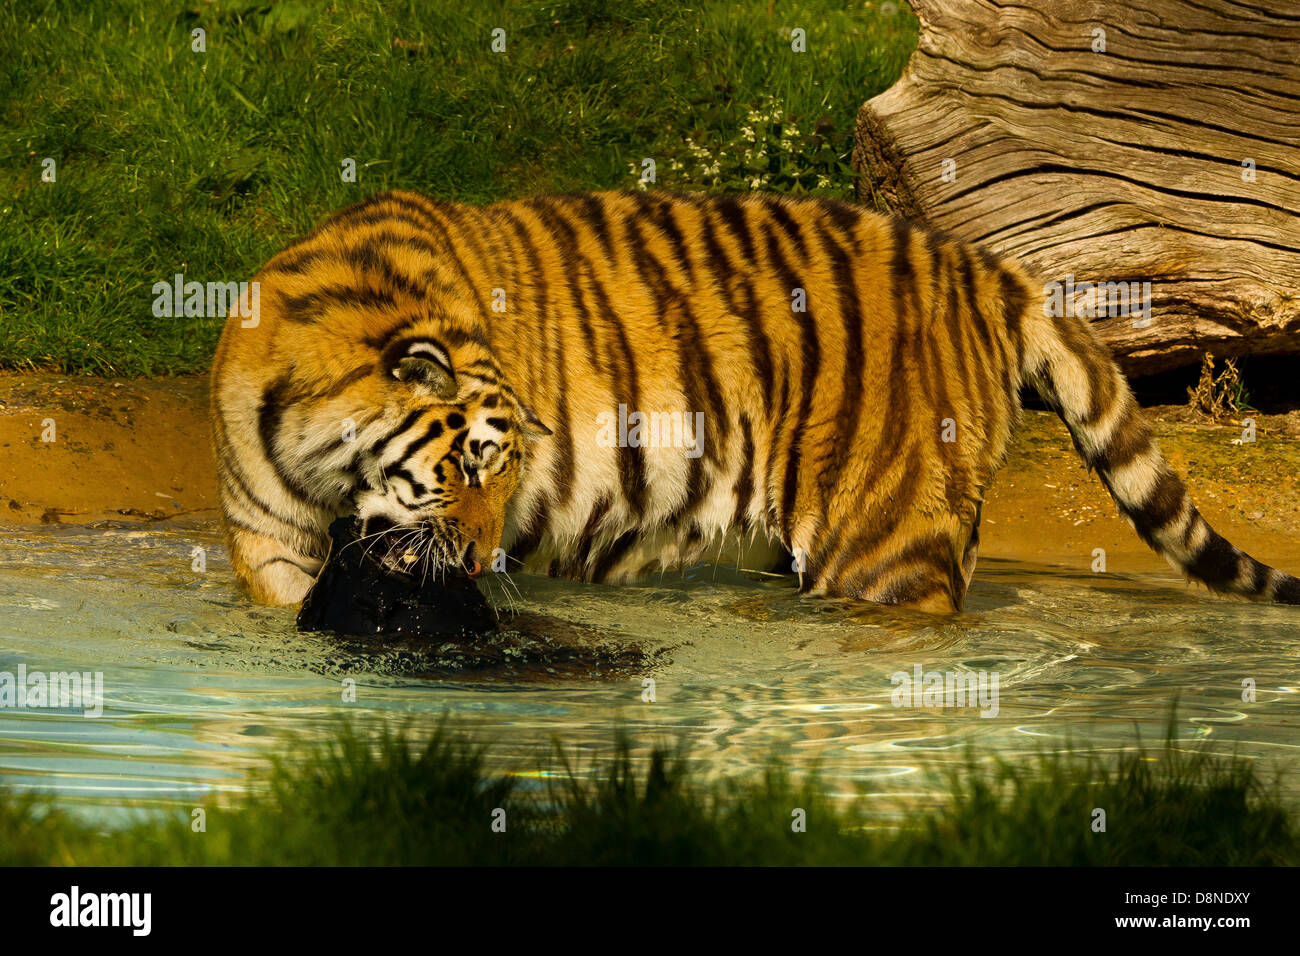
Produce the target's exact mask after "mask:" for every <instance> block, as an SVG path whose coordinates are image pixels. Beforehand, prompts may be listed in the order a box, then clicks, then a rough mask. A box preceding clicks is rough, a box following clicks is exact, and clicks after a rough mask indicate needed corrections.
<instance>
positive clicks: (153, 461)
mask: <svg viewBox="0 0 1300 956" xmlns="http://www.w3.org/2000/svg"><path fill="white" fill-rule="evenodd" d="M1148 414H1149V415H1150V416H1151V417H1152V419H1153V421H1154V422H1155V426H1156V431H1157V433H1158V435H1159V436H1160V441H1161V445H1162V447H1163V448H1164V451H1165V454H1166V455H1167V457H1168V458H1169V460H1170V461H1171V462H1172V463H1173V465H1174V467H1175V468H1177V469H1178V471H1179V472H1180V473H1181V474H1183V475H1184V476H1185V477H1186V479H1187V481H1188V484H1189V487H1190V488H1191V489H1192V493H1193V496H1194V498H1195V500H1196V502H1197V504H1198V506H1199V507H1200V509H1201V511H1202V513H1203V514H1205V516H1206V517H1207V518H1208V519H1209V520H1210V522H1211V523H1212V524H1213V525H1214V526H1215V527H1216V528H1217V529H1218V530H1220V531H1221V532H1222V533H1224V534H1225V535H1227V536H1228V537H1229V539H1231V540H1232V541H1234V542H1235V543H1236V544H1238V545H1240V546H1241V547H1244V548H1246V549H1247V550H1249V551H1251V552H1252V553H1255V554H1256V556H1258V557H1260V558H1261V559H1262V560H1265V561H1268V562H1270V563H1276V564H1279V565H1281V566H1282V567H1284V568H1286V569H1288V570H1290V571H1292V572H1300V531H1298V530H1297V529H1300V411H1292V412H1289V413H1288V414H1285V415H1263V414H1256V415H1254V416H1253V417H1254V420H1255V423H1256V435H1255V441H1253V442H1245V443H1243V442H1240V439H1241V438H1242V434H1243V429H1242V427H1241V425H1239V424H1233V423H1225V424H1207V423H1203V422H1198V421H1196V420H1194V418H1193V416H1191V415H1190V414H1189V413H1188V412H1187V410H1186V409H1185V408H1183V407H1180V406H1157V407H1153V408H1150V409H1148ZM51 423H52V425H53V431H52V432H51V430H50V425H51ZM43 438H53V441H45V440H43ZM217 517H218V512H217V497H216V487H215V482H214V477H213V461H212V450H211V439H210V435H209V424H208V403H207V381H206V379H205V378H202V377H197V376H196V377H188V378H180V379H166V380H158V381H149V380H145V381H141V380H130V381H118V380H111V379H89V378H69V377H65V376H54V375H15V374H4V375H0V526H3V525H34V524H59V523H61V524H93V523H96V522H100V521H115V522H140V523H148V522H157V521H184V522H195V523H210V522H215V521H216V520H217ZM981 536H982V545H981V556H982V557H992V558H1012V559H1019V560H1025V561H1033V562H1041V563H1048V564H1055V565H1061V566H1063V567H1067V568H1072V569H1075V570H1084V571H1086V570H1087V569H1088V568H1089V566H1090V564H1091V562H1092V560H1093V557H1092V554H1093V549H1095V548H1104V549H1105V550H1106V555H1107V563H1108V570H1109V571H1111V572H1117V573H1143V572H1145V571H1149V570H1153V569H1163V568H1164V567H1165V565H1164V562H1163V561H1162V560H1161V559H1160V558H1158V557H1156V556H1155V555H1153V554H1151V553H1150V552H1149V551H1147V549H1146V548H1145V546H1144V545H1142V543H1141V542H1140V541H1138V539H1137V538H1136V536H1135V535H1134V534H1133V532H1132V531H1131V529H1130V528H1129V527H1128V525H1127V524H1126V523H1125V522H1124V521H1123V520H1122V519H1121V518H1120V517H1119V516H1118V515H1117V514H1116V511H1115V507H1114V505H1113V504H1112V503H1111V501H1110V499H1109V498H1108V497H1107V496H1106V494H1105V492H1104V491H1103V490H1102V488H1101V485H1100V483H1099V482H1098V481H1097V480H1096V478H1095V477H1094V476H1091V475H1089V474H1088V473H1087V472H1085V471H1084V469H1083V467H1082V465H1081V464H1080V462H1079V460H1078V458H1077V457H1076V455H1075V453H1074V450H1073V447H1072V446H1071V444H1070V439H1069V436H1068V435H1067V434H1066V431H1065V428H1064V426H1063V425H1062V424H1061V423H1060V421H1059V420H1058V419H1057V418H1056V416H1055V415H1053V414H1051V413H1050V412H1046V411H1026V412H1025V416H1024V421H1023V423H1022V426H1021V428H1020V429H1019V431H1018V434H1017V437H1016V441H1015V444H1014V446H1013V448H1012V451H1011V454H1010V456H1009V459H1008V462H1007V465H1006V467H1005V468H1003V470H1002V472H1001V473H1000V474H999V476H998V479H997V481H996V482H995V484H994V487H993V489H992V491H991V492H990V494H989V496H988V499H987V501H986V504H985V509H984V525H983V527H982V529H981Z"/></svg>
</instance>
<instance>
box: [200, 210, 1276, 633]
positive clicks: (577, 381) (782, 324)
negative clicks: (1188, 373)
mask: <svg viewBox="0 0 1300 956" xmlns="http://www.w3.org/2000/svg"><path fill="white" fill-rule="evenodd" d="M254 281H255V282H256V283H258V288H259V289H260V300H259V301H260V305H259V309H258V314H257V316H256V317H255V319H253V320H250V319H249V318H248V317H246V316H245V315H242V314H237V313H236V312H235V311H234V310H232V312H231V314H230V317H229V319H228V320H227V323H226V325H225V328H224V330H223V332H222V334H221V338H220V342H219V345H218V348H217V351H216V355H215V360H214V364H213V369H212V381H211V401H212V421H213V424H214V429H213V431H214V445H215V452H216V461H217V470H218V480H219V488H220V503H221V508H222V514H223V524H224V527H225V531H226V535H227V540H228V544H229V554H230V559H231V562H232V565H233V569H234V572H235V575H236V577H237V579H238V581H239V582H240V584H242V586H243V587H244V588H245V589H246V590H247V592H248V593H249V595H250V596H251V597H252V599H253V600H255V601H257V602H260V603H265V604H272V605H292V604H296V603H298V602H300V601H302V599H303V597H304V595H305V594H306V593H307V592H308V590H309V589H310V588H311V587H312V585H313V582H314V580H315V578H316V575H317V573H318V572H319V570H320V568H321V566H322V563H323V562H324V561H325V560H326V558H327V555H328V551H329V546H330V540H329V536H328V534H327V529H328V528H329V526H330V524H331V522H332V521H333V520H335V519H336V518H339V517H344V516H348V515H352V516H354V517H355V519H356V520H357V521H358V522H360V526H361V529H362V532H363V535H364V540H366V541H368V542H369V544H368V545H367V546H368V547H370V548H374V549H377V551H376V553H377V554H379V555H381V556H382V562H383V567H384V570H385V571H386V572H388V573H392V574H397V575H400V574H413V573H415V572H416V571H417V570H420V569H422V570H423V572H424V573H425V574H427V573H428V572H429V570H430V569H434V570H437V569H444V570H445V569H448V568H453V569H460V570H463V571H464V572H466V573H468V574H471V575H472V576H474V577H478V576H479V575H481V574H483V573H484V562H489V563H490V564H491V570H492V571H494V572H498V571H505V572H506V573H508V570H507V566H508V567H509V569H511V570H523V571H528V572H537V573H547V574H550V575H553V576H557V577H565V578H571V579H576V580H582V581H593V582H602V581H603V582H626V581H632V580H636V579H637V578H639V577H642V576H644V575H646V574H648V573H650V572H652V571H654V570H656V569H660V570H662V569H666V568H679V567H688V566H691V565H692V564H694V563H696V562H699V561H702V560H705V559H706V558H714V557H715V556H716V555H719V554H722V553H723V548H724V546H725V547H726V548H732V547H740V548H742V550H743V556H744V560H745V561H746V562H747V563H748V564H749V565H750V566H753V567H758V565H759V563H760V562H767V561H774V562H775V561H781V560H787V559H788V560H789V561H790V570H791V571H792V572H797V575H798V587H799V589H800V591H801V592H803V593H806V594H810V595H814V596H816V595H820V596H826V597H834V598H845V599H852V600H857V601H863V602H875V603H878V604H885V605H897V606H901V607H907V608H915V609H919V610H922V611H928V612H930V613H935V614H949V613H955V612H958V611H960V610H961V609H962V607H963V602H964V599H965V597H966V594H967V591H968V589H969V587H970V584H971V579H972V575H973V574H974V571H975V564H976V558H977V553H978V549H979V540H980V539H979V526H980V513H981V508H982V504H983V501H984V497H985V494H986V492H987V491H988V489H989V487H990V485H991V482H992V480H993V477H994V474H995V473H996V471H997V470H998V467H999V466H1000V465H1001V464H1002V462H1003V460H1004V459H1005V457H1006V453H1007V448H1008V443H1009V441H1010V438H1011V436H1012V434H1013V428H1014V427H1015V425H1016V423H1017V422H1018V421H1019V418H1020V415H1021V389H1022V387H1027V388H1029V389H1032V390H1033V391H1035V392H1036V393H1037V394H1038V395H1039V396H1041V398H1042V399H1043V400H1044V401H1045V402H1046V403H1048V404H1049V405H1050V406H1051V407H1052V408H1053V409H1055V410H1056V412H1057V413H1058V414H1059V416H1060V417H1061V419H1062V420H1063V421H1064V423H1065V426H1066V428H1067V429H1068V431H1069V433H1070V435H1071V437H1072V439H1073V443H1074V446H1075V448H1076V450H1077V452H1078V453H1079V455H1080V456H1081V457H1082V459H1083V462H1084V463H1085V465H1086V466H1087V467H1088V468H1089V469H1090V470H1092V471H1095V472H1096V473H1097V474H1098V475H1099V477H1100V480H1101V481H1102V483H1103V484H1104V486H1105V488H1106V490H1107V491H1108V492H1109V493H1110V495H1111V497H1112V498H1113V499H1114V501H1115V504H1116V505H1117V507H1118V509H1119V512H1120V513H1121V514H1122V515H1123V516H1124V517H1125V518H1126V519H1127V520H1128V522H1129V523H1130V524H1131V525H1132V527H1133V528H1134V529H1135V530H1136V532H1137V534H1138V535H1139V536H1140V537H1141V538H1142V540H1143V541H1145V542H1146V543H1147V545H1149V546H1150V547H1151V548H1152V549H1154V550H1155V551H1156V552H1158V553H1159V554H1161V555H1163V556H1164V557H1165V558H1166V559H1167V560H1168V562H1169V563H1170V564H1171V565H1172V566H1173V567H1174V568H1175V569H1176V570H1177V571H1179V572H1181V573H1182V574H1183V575H1185V576H1186V577H1187V578H1188V579H1189V580H1191V581H1196V582H1201V583H1202V584H1204V585H1206V586H1207V587H1208V588H1209V589H1211V590H1212V591H1214V592H1219V593H1223V594H1229V595H1239V596H1243V597H1246V598H1252V599H1256V600H1260V601H1266V602H1274V603H1278V604H1300V580H1298V579H1297V578H1295V577H1293V576H1291V575H1289V574H1285V573H1283V572H1281V571H1278V570H1275V569H1273V568H1270V567H1268V566H1267V565H1264V564H1261V563H1260V562H1258V561H1256V560H1255V559H1254V558H1252V557H1250V556H1249V555H1247V554H1245V553H1244V552H1243V551H1241V550H1239V549H1237V548H1236V547H1234V546H1233V545H1232V544H1230V543H1229V542H1228V541H1227V540H1226V539H1224V538H1223V537H1222V536H1220V535H1219V534H1218V533H1217V532H1216V531H1214V530H1213V529H1212V528H1211V527H1210V525H1209V524H1208V523H1207V522H1206V520H1205V519H1204V518H1203V517H1202V516H1201V515H1200V513H1199V512H1198V511H1197V509H1196V507H1195V506H1194V505H1193V504H1192V502H1191V500H1190V498H1189V496H1188V493H1187V491H1186V489H1185V487H1184V484H1183V482H1182V481H1181V479H1180V478H1179V476H1178V475H1177V474H1176V473H1175V472H1174V470H1173V469H1172V468H1171V467H1170V466H1169V464H1168V463H1167V462H1166V460H1165V458H1164V457H1163V456H1162V454H1161V452H1160V450H1159V448H1158V446H1157V444H1156V442H1155V441H1154V440H1153V436H1152V432H1151V429H1150V427H1149V425H1148V424H1147V423H1146V421H1145V420H1144V417H1143V414H1142V412H1141V411H1140V409H1139V407H1138V405H1137V403H1136V401H1135V399H1134V396H1133V394H1132V392H1131V390H1130V388H1129V386H1128V384H1127V382H1126V380H1125V378H1124V376H1123V374H1122V373H1121V372H1120V370H1119V368H1118V367H1117V365H1116V363H1115V361H1114V360H1113V358H1112V356H1111V354H1110V352H1109V351H1108V350H1107V348H1106V347H1105V346H1104V345H1103V344H1102V343H1101V341H1100V340H1099V339H1098V338H1097V336H1096V335H1095V334H1094V332H1093V331H1092V329H1091V327H1090V325H1089V323H1088V322H1087V321H1086V319H1084V318H1081V317H1075V316H1073V315H1064V316H1054V315H1048V314H1047V312H1048V310H1046V309H1045V308H1044V307H1043V298H1042V297H1043V291H1042V290H1043V287H1042V285H1041V284H1040V285H1038V286H1035V284H1034V282H1033V281H1032V279H1031V277H1030V276H1029V274H1028V272H1027V271H1026V270H1024V269H1023V268H1022V267H1021V266H1020V265H1018V264H1017V263H1015V262H1013V261H1011V260H1009V259H1005V258H1000V257H998V256H996V255H994V254H992V253H991V252H989V251H988V250H986V249H984V248H983V247H981V246H978V245H975V244H969V243H966V242H963V241H959V240H958V239H956V238H954V237H953V236H952V235H950V234H948V233H946V232H944V231H941V230H938V229H935V228H931V227H929V226H927V225H926V224H924V223H921V222H915V221H909V220H907V219H902V218H897V217H893V216H889V215H887V214H883V213H878V212H875V211H873V210H869V209H866V208H864V207H860V206H857V205H854V204H851V203H847V202H843V201H838V200H832V199H827V198H820V197H791V196H784V195H769V194H759V193H753V194H720V195H719V194H707V195H706V194H683V195H676V194H671V193H667V192H659V191H654V190H650V191H630V190H629V191H611V192H593V193H584V194H573V195H556V196H540V197H534V198H527V199H520V200H511V201H504V202H498V203H495V204H491V205H486V206H473V205H464V204H457V203H453V202H450V201H445V200H440V199H434V198H429V197H427V196H424V195H420V194H417V193H414V192H407V191H387V192H382V193H379V194H377V195H373V196H371V197H370V198H367V199H365V200H362V201H360V202H358V203H356V204H354V205H351V206H349V207H347V208H345V209H343V210H342V211H339V212H337V213H336V214H334V215H332V216H330V217H329V218H328V219H326V220H325V221H324V222H323V223H322V224H320V225H319V226H318V227H317V228H315V229H314V230H313V231H311V232H309V233H308V234H307V235H305V236H304V237H303V238H301V239H298V240H297V241H295V242H293V243H292V244H291V245H289V246H288V247H287V248H285V249H284V250H283V251H281V252H279V253H278V254H276V255H275V256H274V257H273V258H272V259H271V260H270V261H269V262H268V263H266V265H265V266H264V267H263V268H262V269H261V271H260V272H259V273H258V274H257V276H256V277H255V279H254ZM616 415H617V426H615V424H614V423H615V420H616V419H615V417H614V416H616ZM656 415H659V416H660V422H659V424H660V432H661V434H660V435H659V438H660V439H663V434H662V433H663V432H664V431H669V432H670V434H669V436H668V439H669V440H657V441H656V440H647V438H646V435H645V422H646V420H647V418H649V419H651V420H653V419H654V417H655V416H656ZM638 416H640V417H638ZM673 416H677V417H676V418H674V417H673ZM669 419H672V420H673V421H675V422H676V423H677V424H678V425H679V426H682V427H679V428H677V429H668V428H666V427H665V423H666V421H667V420H669ZM695 424H698V425H700V426H702V427H699V428H695V427H689V428H688V427H685V426H693V425H695ZM688 432H689V433H690V434H689V436H687V433H688ZM679 433H680V434H679ZM652 437H653V436H652ZM687 437H689V440H687ZM673 439H676V440H673ZM715 549H716V550H715ZM728 553H730V552H728Z"/></svg>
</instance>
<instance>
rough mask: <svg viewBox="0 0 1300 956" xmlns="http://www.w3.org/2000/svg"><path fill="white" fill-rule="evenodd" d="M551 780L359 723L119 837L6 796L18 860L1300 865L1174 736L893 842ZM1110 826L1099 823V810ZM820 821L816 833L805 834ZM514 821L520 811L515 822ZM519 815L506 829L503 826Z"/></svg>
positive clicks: (731, 799) (782, 791) (1288, 831)
mask: <svg viewBox="0 0 1300 956" xmlns="http://www.w3.org/2000/svg"><path fill="white" fill-rule="evenodd" d="M557 761H558V768H557V772H555V773H554V774H552V775H548V776H545V777H544V782H543V783H542V784H540V785H538V786H527V785H526V780H527V778H523V777H517V776H510V775H503V776H494V775H491V774H489V773H487V772H486V770H485V764H484V751H483V749H481V748H479V747H476V746H473V745H470V744H467V743H465V742H464V740H463V738H460V737H458V736H456V735H455V734H454V733H452V731H451V730H450V729H449V727H448V725H447V724H446V722H445V721H444V722H443V723H442V724H441V725H440V726H439V727H438V728H437V730H436V731H435V732H434V733H433V735H432V737H431V738H429V739H428V740H427V741H425V742H424V743H416V742H414V740H413V739H412V738H411V736H410V735H409V734H403V733H393V732H390V731H385V732H384V733H382V734H381V735H379V736H377V737H375V738H372V739H367V738H363V737H362V736H360V735H359V734H357V733H356V732H355V731H354V730H352V729H350V728H348V727H347V726H346V725H345V726H343V727H342V729H341V730H340V731H339V732H338V734H337V736H336V737H335V739H334V740H332V741H331V742H330V743H328V744H317V745H313V746H311V747H308V748H307V749H306V751H305V753H304V755H303V756H301V757H299V758H295V759H294V760H292V761H288V760H285V759H281V760H278V761H276V762H274V763H273V765H272V766H271V768H270V769H269V771H268V772H267V776H266V779H265V780H264V781H262V783H263V786H260V787H258V788H255V789H254V790H253V791H252V792H250V793H247V794H244V795H242V796H241V797H239V798H237V800H236V801H235V802H234V804H232V805H221V804H219V803H217V802H216V801H208V802H206V803H204V804H202V805H201V806H202V808H203V809H204V810H205V812H206V831H205V832H195V831H194V830H193V828H192V818H191V817H190V816H188V815H185V816H179V817H176V818H172V819H166V820H162V821H156V820H155V821H150V822H142V823H138V824H136V825H133V826H131V827H128V828H126V829H124V830H119V831H115V832H113V833H112V835H111V838H105V834H103V833H101V832H99V831H98V830H97V829H96V828H95V827H93V826H90V825H88V824H86V823H85V822H82V821H80V820H78V819H75V818H73V817H72V816H70V815H68V814H67V813H65V812H63V811H61V810H59V809H58V808H57V807H56V806H55V805H54V804H53V803H52V802H51V801H50V800H49V799H48V798H45V797H29V796H15V795H13V794H9V793H7V792H4V791H0V864H5V865H15V864H19V865H37V864H54V865H64V864H66V865H80V866H96V865H114V866H124V865H217V866H226V865H269V864H276V865H279V864H289V865H340V864H342V865H350V864H356V865H381V866H383V865H404V864H426V865H457V866H459V865H480V864H481V865H568V864H599V865H621V864H637V865H805V864H817V865H862V864H866V865H960V866H967V865H986V866H987V865H994V866H1024V865H1047V866H1056V865H1071V866H1080V865H1082V866H1151V865H1168V866H1207V865H1232V866H1236V865H1241V866H1251V865H1273V864H1285V865H1294V864H1296V863H1298V862H1300V840H1298V834H1300V830H1298V829H1297V821H1296V818H1295V816H1294V814H1293V812H1292V810H1291V809H1290V808H1289V807H1288V806H1287V805H1286V804H1285V803H1284V802H1283V801H1282V799H1281V798H1280V796H1279V795H1278V793H1277V791H1276V788H1275V787H1274V788H1269V787H1265V786H1264V785H1263V784H1262V783H1261V782H1260V780H1259V779H1258V778H1257V777H1256V773H1255V769H1254V766H1253V765H1252V764H1251V763H1249V762H1247V761H1245V760H1241V759H1238V758H1223V757H1215V756H1211V755H1209V754H1207V753H1204V752H1193V753H1188V752H1186V751H1182V750H1179V749H1177V747H1176V746H1175V744H1174V743H1173V741H1172V740H1166V741H1165V743H1164V745H1163V746H1162V747H1160V748H1158V749H1156V750H1154V751H1148V750H1146V749H1143V750H1141V751H1138V752H1133V753H1127V754H1124V755H1122V756H1120V757H1118V758H1117V759H1115V760H1114V761H1113V762H1109V763H1107V762H1103V761H1100V760H1098V759H1095V758H1084V757H1081V756H1078V755H1076V754H1074V753H1072V752H1067V753H1065V754H1064V755H1061V754H1057V755H1043V756H1040V757H1039V758H1037V759H1036V760H1033V761H1030V762H1028V763H1025V764H1010V763H1005V762H1001V763H997V764H995V765H994V768H993V770H992V771H991V772H990V771H989V770H988V769H987V767H986V766H983V765H980V764H979V763H978V762H977V761H976V760H975V759H974V757H973V756H972V757H971V758H970V759H969V761H968V764H967V766H966V767H965V769H964V770H962V771H960V772H958V773H954V774H953V775H952V776H951V779H950V781H949V794H948V796H947V798H946V800H945V802H944V803H943V805H942V806H941V807H940V808H939V809H938V810H937V811H934V812H926V813H918V814H916V815H915V816H913V817H911V818H910V819H908V820H906V821H905V822H904V824H903V825H902V826H899V827H890V828H883V827H881V826H879V824H878V823H877V822H873V821H872V820H871V819H870V818H868V817H867V816H866V815H865V814H864V813H863V812H862V810H861V802H862V801H858V802H857V803H848V804H847V805H846V804H845V803H843V802H840V803H832V802H830V801H828V800H827V799H826V798H825V797H824V796H822V795H821V793H820V791H819V788H818V782H817V778H816V776H815V775H813V776H810V777H809V778H807V779H804V780H802V781H794V780H792V779H791V778H790V777H789V776H788V775H787V774H785V773H784V772H783V771H782V770H781V769H780V768H779V767H778V766H777V765H776V764H771V765H770V766H769V767H768V769H767V770H766V771H765V772H764V773H762V774H760V775H759V776H758V777H757V778H754V779H750V780H728V781H723V782H712V783H710V782H705V781H702V780H699V779H695V778H694V777H693V776H692V774H691V773H690V772H689V771H688V769H687V766H688V764H687V762H686V759H685V754H684V753H682V752H680V751H671V750H666V749H661V750H658V751H656V752H654V754H653V755H652V757H651V759H650V760H649V762H648V764H647V765H646V766H645V767H644V769H638V766H639V764H638V763H637V762H636V761H634V760H633V758H632V748H631V746H630V744H629V742H628V741H627V739H626V738H621V739H620V742H619V746H618V749H617V753H616V755H615V756H614V758H613V759H612V760H611V761H610V762H609V764H608V766H607V767H606V768H605V769H604V772H603V773H601V774H595V775H593V774H583V773H580V772H578V771H577V770H575V769H574V768H573V767H572V766H570V765H569V764H568V763H567V762H566V760H565V758H564V755H563V754H562V753H561V754H559V755H558V757H557ZM1098 810H1103V811H1104V812H1105V829H1104V831H1102V832H1098V831H1097V830H1095V829H1094V825H1095V822H1096V821H1097V819H1099V818H1098V815H1097V811H1098ZM800 811H802V814H803V817H804V819H805V820H806V828H805V829H804V831H803V832H796V830H795V828H794V825H793V824H794V823H795V820H796V818H797V814H798V813H799V812H800ZM502 814H503V815H502ZM494 819H499V820H504V824H505V829H504V832H497V831H496V830H494V828H493V821H494Z"/></svg>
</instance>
